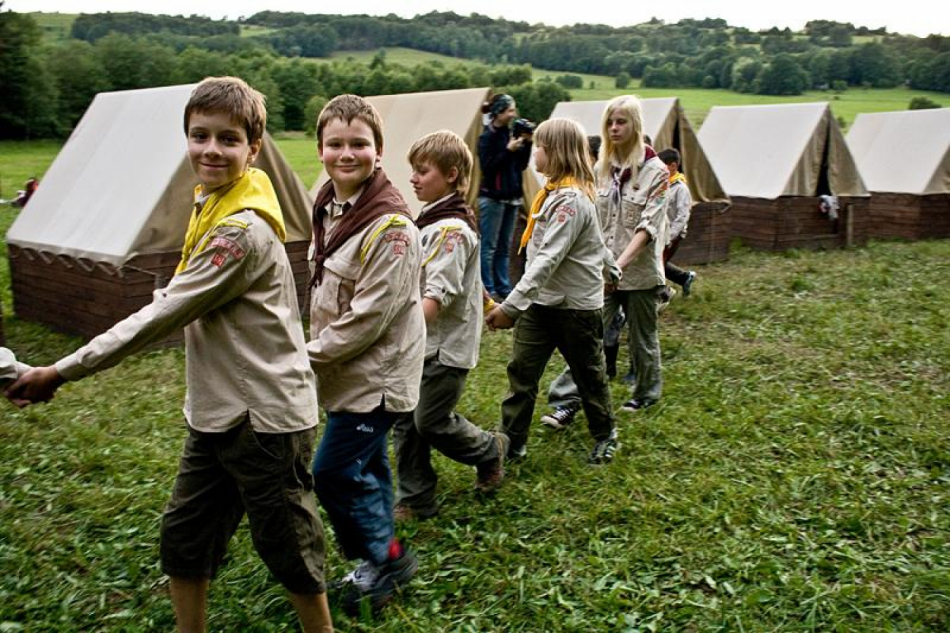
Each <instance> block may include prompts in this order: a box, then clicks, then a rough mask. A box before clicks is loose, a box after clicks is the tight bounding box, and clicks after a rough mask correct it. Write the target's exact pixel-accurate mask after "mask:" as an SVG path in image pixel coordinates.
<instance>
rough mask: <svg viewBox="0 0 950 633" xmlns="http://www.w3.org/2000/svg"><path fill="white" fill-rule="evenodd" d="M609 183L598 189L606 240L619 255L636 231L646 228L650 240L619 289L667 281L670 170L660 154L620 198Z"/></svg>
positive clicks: (623, 189) (642, 168)
mask: <svg viewBox="0 0 950 633" xmlns="http://www.w3.org/2000/svg"><path fill="white" fill-rule="evenodd" d="M610 185H611V183H610V182H608V183H606V184H604V185H603V187H602V188H600V189H598V191H597V213H598V215H599V216H600V223H601V227H602V229H603V232H604V241H605V242H606V243H607V248H609V249H610V252H611V253H613V255H614V257H615V258H619V257H620V254H621V253H623V251H624V249H626V248H627V245H628V244H630V241H631V240H633V236H634V234H635V233H636V232H637V231H638V230H644V231H646V232H647V234H648V235H649V236H650V241H649V242H647V244H646V245H645V246H644V247H643V248H642V249H641V250H640V253H639V254H637V256H636V257H635V258H634V260H633V261H632V262H630V263H629V264H628V265H627V267H626V268H624V269H623V277H622V278H621V280H620V283H619V284H618V286H617V289H618V290H647V289H649V288H655V287H656V286H660V285H663V284H664V283H666V277H665V276H664V274H663V249H664V247H665V246H666V241H667V221H666V192H667V189H668V188H669V171H668V170H667V169H666V165H664V164H663V161H661V160H660V159H659V158H657V157H656V156H653V157H651V158H649V159H647V160H645V161H644V162H643V164H642V165H640V168H639V170H638V171H637V177H636V178H635V179H634V178H630V179H628V180H627V181H626V182H625V183H624V184H623V186H622V187H621V189H620V196H619V200H618V197H617V195H616V192H615V191H612V190H611V186H610Z"/></svg>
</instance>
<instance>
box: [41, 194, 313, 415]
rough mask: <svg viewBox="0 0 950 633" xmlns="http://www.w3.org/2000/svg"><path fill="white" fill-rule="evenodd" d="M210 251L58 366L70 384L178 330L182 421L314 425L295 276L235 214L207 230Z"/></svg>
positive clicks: (265, 233) (264, 232)
mask: <svg viewBox="0 0 950 633" xmlns="http://www.w3.org/2000/svg"><path fill="white" fill-rule="evenodd" d="M209 233H210V235H208V236H207V239H206V240H201V241H202V242H204V243H207V247H206V248H204V249H203V250H201V251H200V252H197V250H196V252H193V253H192V254H191V256H190V258H189V260H188V265H187V267H186V268H185V269H184V270H182V271H181V272H179V273H177V274H176V275H175V276H174V277H172V280H171V282H170V283H169V284H168V286H167V287H165V288H163V289H160V290H156V291H155V293H154V298H153V300H152V303H150V304H149V305H147V306H145V307H144V308H142V309H141V310H139V311H138V312H136V313H135V314H133V315H131V316H129V317H128V318H126V319H124V320H123V321H120V322H119V323H117V324H116V325H114V326H113V327H112V328H111V329H110V330H108V331H107V332H105V333H103V334H100V335H99V336H97V337H96V338H94V339H92V341H90V342H89V343H88V344H87V345H85V346H84V347H81V348H80V349H78V350H77V351H76V352H75V353H73V354H70V355H69V356H67V357H65V358H63V359H62V360H60V361H59V362H57V363H56V369H57V370H58V371H59V373H60V374H61V375H62V376H63V377H64V378H66V379H67V380H78V379H79V378H82V377H84V376H87V375H89V374H92V373H94V372H97V371H101V370H103V369H106V368H108V367H111V366H113V365H115V364H117V363H118V362H119V361H121V360H122V359H123V358H125V357H126V356H128V355H130V354H133V353H135V352H137V351H139V350H141V349H142V348H143V347H145V346H147V345H149V344H150V343H155V342H158V341H161V340H162V339H164V338H165V337H166V336H168V335H169V334H171V333H173V332H175V331H176V330H178V329H179V328H181V327H183V326H184V327H185V359H186V370H187V385H188V393H187V396H186V398H185V408H184V412H185V417H186V419H187V420H188V424H189V425H190V426H191V427H192V428H193V429H195V430H197V431H204V432H223V431H227V430H228V429H230V428H233V427H235V426H238V425H240V424H242V423H243V421H244V420H245V419H250V423H251V426H252V427H253V429H254V430H255V431H258V432H263V433H288V432H293V431H299V430H303V429H308V428H312V427H314V426H316V424H317V419H318V417H317V416H318V410H317V399H316V387H315V385H314V378H313V372H312V371H311V369H310V364H309V362H308V361H307V355H306V347H305V345H306V342H305V341H304V335H303V326H302V324H301V321H300V312H299V309H298V306H297V293H296V289H295V286H294V277H293V272H292V270H291V267H290V261H289V260H288V258H287V253H286V251H285V250H284V246H283V244H282V243H281V241H280V238H278V236H277V234H276V233H275V232H274V229H273V228H271V226H270V225H269V224H268V223H267V222H266V221H265V220H264V219H262V218H261V217H260V216H258V215H257V214H256V213H255V212H253V211H250V210H245V211H241V212H239V213H235V214H234V215H231V216H229V217H228V218H227V219H226V220H224V221H223V222H221V223H220V224H218V225H217V226H216V227H214V228H213V229H211V231H210V232H209Z"/></svg>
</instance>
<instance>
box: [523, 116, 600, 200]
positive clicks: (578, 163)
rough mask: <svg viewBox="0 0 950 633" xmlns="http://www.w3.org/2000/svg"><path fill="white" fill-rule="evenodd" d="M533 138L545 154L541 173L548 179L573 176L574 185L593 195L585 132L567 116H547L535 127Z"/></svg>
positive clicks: (592, 180) (592, 176) (556, 179)
mask: <svg viewBox="0 0 950 633" xmlns="http://www.w3.org/2000/svg"><path fill="white" fill-rule="evenodd" d="M534 142H535V144H536V145H540V146H541V147H543V148H544V152H545V155H546V157H547V165H546V166H545V170H544V172H545V173H544V175H545V176H547V177H548V180H550V181H551V182H556V181H558V180H561V179H562V178H574V180H576V181H577V184H578V186H579V187H580V188H581V189H582V190H583V191H584V192H586V193H587V194H588V195H590V196H591V197H593V195H594V170H593V168H592V167H591V164H590V152H589V151H588V149H587V136H586V135H585V134H584V129H583V128H582V127H581V126H580V125H578V124H577V123H575V122H574V121H571V120H569V119H548V120H547V121H545V122H544V123H542V124H541V125H539V126H538V129H537V130H535V132H534Z"/></svg>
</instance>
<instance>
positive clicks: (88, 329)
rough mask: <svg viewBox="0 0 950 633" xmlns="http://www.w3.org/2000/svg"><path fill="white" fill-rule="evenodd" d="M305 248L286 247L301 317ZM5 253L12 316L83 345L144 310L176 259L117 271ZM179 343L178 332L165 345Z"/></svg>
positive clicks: (160, 258)
mask: <svg viewBox="0 0 950 633" xmlns="http://www.w3.org/2000/svg"><path fill="white" fill-rule="evenodd" d="M308 246H309V242H295V243H290V244H287V245H286V248H287V254H288V256H289V257H290V260H291V266H292V267H293V271H294V282H295V284H296V286H297V300H298V303H299V305H300V306H301V310H302V312H303V313H304V314H307V312H308V311H307V310H306V306H307V304H306V303H305V302H304V299H305V298H306V296H307V294H306V293H307V282H308V281H309V271H308V266H307V248H308ZM8 253H9V260H10V277H11V285H12V288H13V307H14V312H15V313H16V315H17V316H18V317H19V318H21V319H26V320H29V321H37V322H39V323H44V324H46V325H48V326H50V327H51V328H53V329H54V330H57V331H60V332H64V333H66V334H75V335H79V336H82V337H84V338H87V339H88V338H92V337H93V336H96V335H97V334H100V333H102V332H104V331H105V330H107V329H109V328H110V327H112V325H114V324H115V323H117V322H118V321H121V320H122V319H124V318H125V317H127V316H128V315H130V314H132V313H133V312H136V311H137V310H139V309H140V308H142V307H144V306H145V305H147V304H148V303H149V302H150V301H151V300H152V293H153V292H154V291H155V289H156V288H161V287H164V286H165V285H166V284H167V283H168V280H169V279H171V277H172V275H173V274H174V272H175V267H176V266H177V265H178V261H179V258H180V253H178V252H173V253H157V254H151V255H140V256H137V257H134V258H132V259H131V260H129V261H128V262H127V263H126V265H125V266H123V267H122V270H121V271H116V270H115V269H114V268H112V267H110V266H106V265H95V266H91V267H90V266H88V265H87V266H85V267H84V266H82V265H80V262H77V261H76V260H74V259H72V258H69V257H50V256H41V255H38V254H36V253H35V252H32V251H25V250H21V249H19V248H17V247H16V246H14V245H8ZM181 340H182V334H181V333H180V332H179V333H177V334H176V335H174V336H172V337H170V338H169V339H168V340H166V341H165V342H164V343H163V345H169V344H176V343H180V342H181Z"/></svg>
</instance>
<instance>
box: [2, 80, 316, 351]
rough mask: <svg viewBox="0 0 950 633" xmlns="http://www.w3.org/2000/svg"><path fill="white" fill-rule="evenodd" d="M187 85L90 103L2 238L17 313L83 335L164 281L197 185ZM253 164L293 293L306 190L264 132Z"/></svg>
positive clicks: (301, 283) (306, 232)
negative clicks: (280, 222)
mask: <svg viewBox="0 0 950 633" xmlns="http://www.w3.org/2000/svg"><path fill="white" fill-rule="evenodd" d="M193 88H194V86H193V85H185V86H171V87H165V88H150V89H145V90H130V91H123V92H110V93H101V94H99V95H96V97H95V99H94V100H93V102H92V104H91V105H90V106H89V108H88V110H87V111H86V113H85V114H84V115H83V118H82V120H81V121H80V122H79V124H78V125H77V126H76V129H75V130H73V133H72V135H71V136H70V137H69V140H68V141H67V142H66V144H65V145H64V146H63V148H62V150H61V151H60V152H59V154H58V155H57V157H56V159H55V161H54V162H53V164H52V166H51V167H50V168H49V170H48V171H47V172H46V174H45V176H44V177H43V179H42V183H41V185H40V187H39V188H38V189H37V191H36V193H35V194H34V196H33V197H32V198H31V199H30V203H29V204H28V205H27V206H26V207H25V208H24V209H23V211H22V212H21V213H20V215H19V217H17V219H16V221H15V222H14V223H13V226H11V228H10V230H9V232H8V233H7V245H8V250H9V256H10V263H11V277H12V282H13V292H14V307H15V311H16V313H17V314H18V316H20V317H21V318H30V319H35V320H38V321H43V322H45V323H48V324H50V325H52V326H54V327H57V328H58V329H61V330H64V331H68V332H76V333H80V334H84V335H87V336H91V335H94V334H96V333H98V332H100V331H102V330H104V329H106V328H108V327H109V326H110V325H111V324H112V323H114V322H116V321H118V320H119V319H121V318H123V317H124V316H126V315H128V314H130V313H131V312H133V311H135V310H136V309H138V308H139V307H141V306H142V305H144V304H145V303H147V302H148V300H149V298H150V293H151V290H152V288H153V286H155V285H156V284H160V283H162V282H163V280H165V279H167V278H168V277H169V276H170V275H171V273H172V271H174V268H175V265H176V264H177V262H178V258H179V257H180V253H181V247H182V244H183V242H184V234H185V230H186V228H187V226H188V217H189V214H190V213H191V208H192V204H193V196H194V187H195V185H196V184H197V181H196V179H195V177H194V175H193V174H192V171H191V167H190V165H189V162H188V159H187V155H186V148H187V141H186V138H185V133H184V120H183V113H184V109H185V104H186V103H187V101H188V98H189V96H190V94H191V92H192V90H193ZM255 164H256V166H257V167H260V168H261V169H263V170H264V171H265V172H267V173H268V175H269V176H270V178H271V180H272V181H273V183H274V188H275V189H276V191H277V196H278V199H279V200H280V203H281V207H282V209H283V212H284V220H285V223H286V225H287V232H288V239H287V249H288V252H289V253H291V259H292V260H293V261H294V264H295V266H294V269H295V274H296V275H297V281H298V297H302V291H303V289H304V288H305V285H306V284H305V279H306V261H305V258H306V245H307V244H308V243H309V240H310V205H311V203H310V200H309V197H308V195H307V191H306V189H305V188H304V186H303V183H301V182H300V180H299V178H297V176H296V174H294V172H293V171H292V170H291V169H290V166H289V165H287V163H286V162H285V161H284V159H283V157H282V156H281V154H280V151H279V150H278V149H277V146H276V145H275V144H274V143H273V141H272V140H271V138H270V137H269V136H265V139H264V144H263V147H262V149H261V152H260V154H259V155H258V158H257V162H256V163H255ZM298 260H299V261H298Z"/></svg>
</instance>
